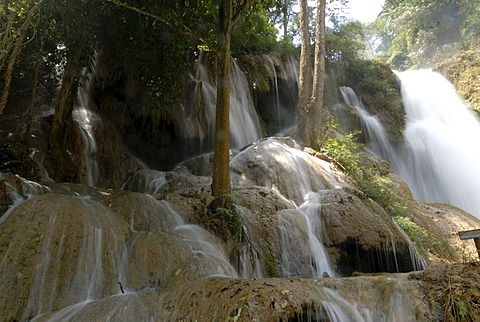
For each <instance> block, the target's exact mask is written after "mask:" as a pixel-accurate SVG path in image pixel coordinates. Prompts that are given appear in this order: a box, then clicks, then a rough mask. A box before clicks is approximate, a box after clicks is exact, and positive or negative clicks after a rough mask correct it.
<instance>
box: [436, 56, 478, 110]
mask: <svg viewBox="0 0 480 322" xmlns="http://www.w3.org/2000/svg"><path fill="white" fill-rule="evenodd" d="M435 69H436V70H437V71H438V72H440V73H441V74H442V75H444V76H445V77H446V78H447V79H448V80H449V81H450V82H452V83H453V85H454V86H455V89H456V90H457V93H458V94H459V95H460V96H461V97H462V98H463V99H464V100H465V102H466V103H467V104H468V105H469V106H470V108H471V109H472V110H474V111H475V112H477V113H480V83H479V82H478V75H479V74H480V53H479V52H478V51H472V50H470V51H464V52H461V53H459V54H457V55H455V56H453V57H452V58H450V59H448V60H445V61H443V62H442V63H440V64H439V65H438V66H437V67H436V68H435Z"/></svg>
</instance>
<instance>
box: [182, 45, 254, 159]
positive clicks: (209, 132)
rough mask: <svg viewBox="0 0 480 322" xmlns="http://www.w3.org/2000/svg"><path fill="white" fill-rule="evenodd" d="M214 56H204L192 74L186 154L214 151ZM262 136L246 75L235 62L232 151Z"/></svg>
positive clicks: (185, 129) (184, 129) (185, 126)
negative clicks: (212, 65)
mask: <svg viewBox="0 0 480 322" xmlns="http://www.w3.org/2000/svg"><path fill="white" fill-rule="evenodd" d="M209 64H213V62H212V60H211V56H210V55H208V54H206V53H201V54H200V56H199V58H198V60H197V61H196V62H195V64H194V66H193V71H192V73H191V75H190V82H189V83H190V84H189V86H191V87H192V94H191V95H190V96H188V97H187V102H186V104H185V108H184V110H183V113H184V114H185V115H183V116H182V119H184V122H183V124H182V132H183V133H182V135H183V136H184V138H185V139H186V140H187V147H186V150H187V151H186V154H187V156H191V155H192V151H196V152H197V154H200V153H203V152H208V151H211V150H213V139H214V128H215V111H216V96H217V86H216V80H215V75H214V72H213V71H214V70H215V68H213V67H211V66H209ZM260 137H261V130H260V124H259V120H258V117H257V114H256V111H255V108H254V105H253V99H252V97H251V94H250V89H249V85H248V82H247V79H246V77H245V74H244V73H243V72H242V71H241V70H240V67H239V66H238V63H237V62H236V61H235V59H233V60H232V66H231V75H230V141H231V145H232V148H241V147H243V146H245V145H247V144H250V143H252V142H254V141H256V140H258V139H259V138H260Z"/></svg>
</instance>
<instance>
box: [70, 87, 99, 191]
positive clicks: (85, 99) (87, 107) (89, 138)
mask: <svg viewBox="0 0 480 322" xmlns="http://www.w3.org/2000/svg"><path fill="white" fill-rule="evenodd" d="M88 87H90V85H89V84H88V82H87V83H86V84H84V86H81V87H80V88H79V89H78V94H77V104H76V105H75V107H74V110H73V119H74V120H75V121H76V122H77V123H78V125H79V126H80V129H81V135H82V139H83V143H84V145H85V148H84V150H83V156H82V166H83V169H82V172H81V173H82V178H83V183H85V184H86V185H89V186H95V185H96V184H97V180H98V176H99V168H98V162H97V150H98V149H97V142H96V139H95V133H94V131H93V130H94V127H95V126H97V125H98V124H100V123H101V122H102V120H101V118H100V117H99V116H98V115H97V113H96V112H95V111H94V105H95V103H94V102H93V99H92V97H91V95H90V93H89V91H88V90H89V88H88ZM95 109H96V107H95Z"/></svg>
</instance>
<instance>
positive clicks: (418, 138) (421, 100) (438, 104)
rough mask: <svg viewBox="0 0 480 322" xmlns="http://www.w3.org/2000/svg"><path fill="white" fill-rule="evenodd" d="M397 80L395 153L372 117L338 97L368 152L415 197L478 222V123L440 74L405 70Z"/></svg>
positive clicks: (379, 125) (381, 126)
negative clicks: (360, 129) (401, 115)
mask: <svg viewBox="0 0 480 322" xmlns="http://www.w3.org/2000/svg"><path fill="white" fill-rule="evenodd" d="M398 76H399V77H400V80H401V85H402V97H403V102H404V106H405V113H406V116H407V118H406V127H405V132H404V142H403V146H401V147H400V148H393V147H392V146H391V145H390V143H389V142H388V139H387V136H386V132H385V129H384V127H383V125H382V124H380V122H379V121H378V120H377V119H376V117H375V116H371V115H369V114H368V112H367V111H366V110H365V108H364V107H363V105H362V104H361V103H360V102H358V101H357V102H356V103H355V102H352V100H351V99H349V98H348V97H349V96H351V95H348V94H347V95H345V94H344V97H346V98H347V99H346V102H347V103H348V104H350V105H351V106H354V107H355V109H356V111H357V113H358V115H359V116H360V117H361V119H362V121H363V123H364V125H365V126H366V127H367V129H368V131H367V132H368V134H369V137H370V139H371V144H372V145H373V149H372V150H373V151H374V152H375V153H376V154H377V156H378V157H380V158H383V159H385V160H387V161H389V162H390V164H391V166H392V168H393V170H394V171H395V172H396V173H397V174H398V175H399V176H400V177H401V178H402V179H403V180H404V181H405V182H406V183H407V184H408V186H409V187H410V189H411V190H412V193H413V195H414V196H415V198H417V199H419V200H424V201H429V202H442V203H448V204H452V205H455V206H457V207H460V208H462V209H464V210H466V211H468V212H470V213H471V214H473V215H474V216H476V217H477V218H480V199H479V198H478V196H479V195H480V167H478V164H480V146H479V145H478V144H477V140H478V138H479V137H480V123H479V120H478V118H477V117H476V116H475V115H474V114H473V112H472V111H470V110H469V108H468V107H467V106H466V105H465V104H464V102H463V101H462V100H461V99H460V98H459V97H458V95H457V94H456V92H455V89H454V87H453V85H452V84H451V83H450V82H448V81H447V80H446V79H445V78H444V77H443V76H442V75H440V74H438V73H436V72H433V71H431V70H411V71H406V72H401V73H398ZM345 91H346V90H345V89H343V90H342V92H345Z"/></svg>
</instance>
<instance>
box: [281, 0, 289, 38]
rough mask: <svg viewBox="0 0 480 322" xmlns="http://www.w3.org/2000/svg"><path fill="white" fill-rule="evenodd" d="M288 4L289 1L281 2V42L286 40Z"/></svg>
mask: <svg viewBox="0 0 480 322" xmlns="http://www.w3.org/2000/svg"><path fill="white" fill-rule="evenodd" d="M288 2H289V0H283V2H282V15H283V20H282V23H283V40H285V41H287V39H288V18H289V17H288Z"/></svg>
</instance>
